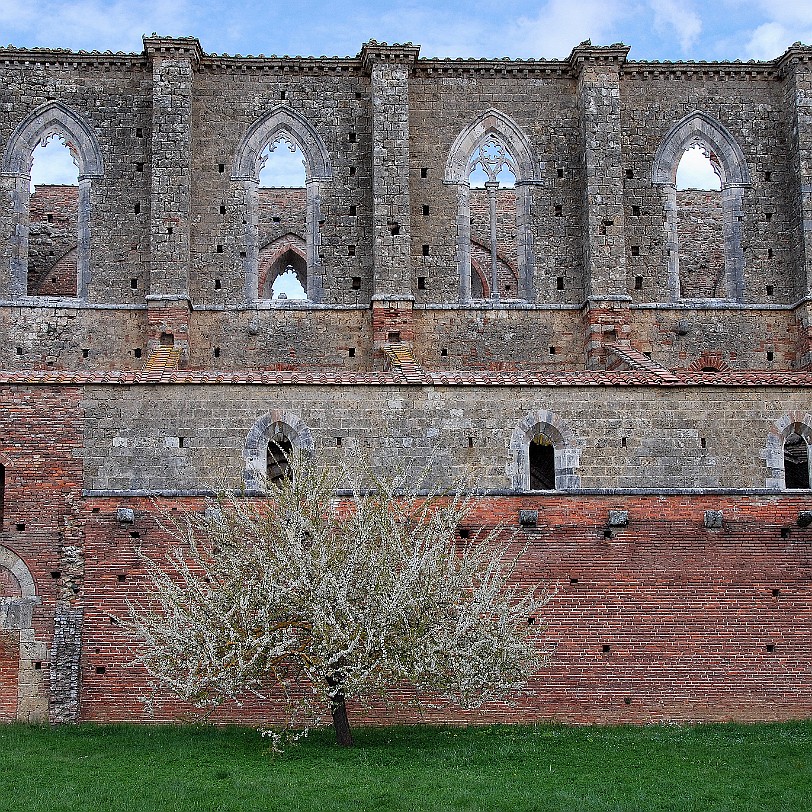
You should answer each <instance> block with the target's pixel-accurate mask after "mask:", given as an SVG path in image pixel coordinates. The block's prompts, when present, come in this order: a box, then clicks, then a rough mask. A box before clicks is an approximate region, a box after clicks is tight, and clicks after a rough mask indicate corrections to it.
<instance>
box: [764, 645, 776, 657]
mask: <svg viewBox="0 0 812 812" xmlns="http://www.w3.org/2000/svg"><path fill="white" fill-rule="evenodd" d="M765 648H766V649H767V651H768V652H769V653H770V654H772V653H773V652H774V651H775V644H774V643H767V645H766V646H765Z"/></svg>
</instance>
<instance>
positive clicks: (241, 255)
mask: <svg viewBox="0 0 812 812" xmlns="http://www.w3.org/2000/svg"><path fill="white" fill-rule="evenodd" d="M240 259H245V251H240Z"/></svg>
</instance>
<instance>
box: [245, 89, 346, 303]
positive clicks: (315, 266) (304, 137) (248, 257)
mask: <svg viewBox="0 0 812 812" xmlns="http://www.w3.org/2000/svg"><path fill="white" fill-rule="evenodd" d="M279 140H289V141H290V142H291V143H293V144H295V145H296V146H297V147H298V148H299V149H300V150H301V152H302V155H303V156H304V162H305V189H306V201H307V214H306V232H307V233H306V235H305V245H306V259H307V287H306V288H305V290H306V292H307V298H308V299H309V300H311V301H314V302H318V301H320V300H321V296H322V287H323V283H322V279H323V273H322V269H321V260H320V259H319V240H320V237H319V220H320V219H321V190H322V187H323V185H324V184H325V183H327V182H328V181H331V180H332V177H333V170H332V165H331V163H330V156H329V154H328V152H327V147H326V146H325V144H324V141H323V140H322V139H321V137H320V136H319V134H318V133H317V132H316V130H315V129H314V128H313V126H312V125H311V124H310V123H309V122H308V121H307V120H306V119H305V118H303V117H302V116H301V115H299V114H298V113H297V112H295V111H294V110H292V109H290V108H289V107H287V106H285V105H279V106H277V107H275V108H273V109H272V110H270V111H268V112H267V113H265V114H264V115H263V116H261V117H260V118H258V119H257V120H256V121H255V122H254V123H253V124H251V126H250V127H249V128H248V130H247V131H246V133H245V135H244V136H243V138H242V140H241V141H240V145H239V147H238V148H237V153H236V155H235V157H234V169H233V171H232V173H231V180H232V181H233V182H235V183H239V184H241V185H242V189H243V206H244V210H245V215H246V216H245V217H244V220H245V224H246V225H245V247H246V250H245V262H244V266H243V267H244V271H245V297H246V300H247V301H249V302H254V301H256V300H257V298H258V297H259V294H260V290H259V248H260V246H259V235H258V225H257V217H258V215H257V205H258V204H257V197H258V196H257V190H258V187H259V173H260V170H261V168H262V153H263V151H264V150H265V148H266V147H267V146H268V145H269V144H274V143H276V142H277V141H279Z"/></svg>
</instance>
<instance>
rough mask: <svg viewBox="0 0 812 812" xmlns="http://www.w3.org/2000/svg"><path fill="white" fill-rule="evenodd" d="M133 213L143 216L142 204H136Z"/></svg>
mask: <svg viewBox="0 0 812 812" xmlns="http://www.w3.org/2000/svg"><path fill="white" fill-rule="evenodd" d="M133 213H134V214H141V204H140V203H136V204H135V205H134V206H133Z"/></svg>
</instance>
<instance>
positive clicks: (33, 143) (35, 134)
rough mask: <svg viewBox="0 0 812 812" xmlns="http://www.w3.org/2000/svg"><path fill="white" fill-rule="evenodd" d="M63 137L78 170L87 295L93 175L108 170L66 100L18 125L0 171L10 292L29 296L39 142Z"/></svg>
mask: <svg viewBox="0 0 812 812" xmlns="http://www.w3.org/2000/svg"><path fill="white" fill-rule="evenodd" d="M54 136H57V137H59V138H61V139H62V140H63V141H64V142H65V145H66V146H67V147H68V149H69V150H70V153H71V156H72V157H73V160H74V163H75V164H76V166H77V167H78V169H79V178H78V186H79V193H78V198H79V199H78V218H77V219H78V232H77V245H76V272H77V280H76V292H77V297H78V298H79V299H86V298H87V289H88V284H89V281H90V200H91V196H90V192H91V183H92V181H93V180H94V179H97V178H100V177H102V176H103V174H104V162H103V160H102V153H101V147H100V146H99V142H98V139H97V138H96V134H95V133H94V131H93V129H92V127H91V126H90V124H89V123H88V122H87V121H86V120H85V118H84V117H83V116H82V115H81V114H80V113H78V112H76V111H75V110H72V109H70V108H69V107H68V106H67V105H65V104H62V103H61V102H55V101H54V102H48V103H46V104H43V105H42V106H40V107H38V108H37V109H36V110H33V111H32V112H31V113H29V115H28V116H26V118H24V119H23V120H22V121H21V122H20V123H19V124H18V125H17V127H16V128H15V129H14V132H13V133H12V134H11V136H10V138H9V140H8V142H7V143H6V148H5V150H4V151H3V157H2V163H0V173H2V181H3V185H4V191H5V192H6V195H5V196H6V199H7V200H10V201H11V205H10V206H9V207H8V208H7V209H6V210H4V212H3V214H2V215H1V216H3V220H4V229H3V231H4V233H5V234H6V239H7V241H8V244H9V247H10V249H11V250H10V252H9V254H10V261H9V268H8V275H7V278H6V280H4V283H5V284H4V287H5V291H4V292H5V295H7V296H8V297H10V298H19V297H22V296H25V295H26V294H27V291H28V233H29V225H30V200H31V162H32V160H33V153H34V150H35V149H36V147H37V146H39V145H40V144H42V143H44V142H45V141H47V140H48V139H49V138H52V137H54Z"/></svg>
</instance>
